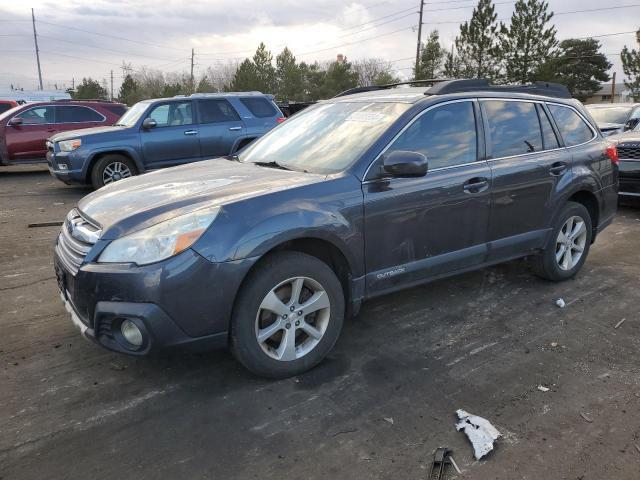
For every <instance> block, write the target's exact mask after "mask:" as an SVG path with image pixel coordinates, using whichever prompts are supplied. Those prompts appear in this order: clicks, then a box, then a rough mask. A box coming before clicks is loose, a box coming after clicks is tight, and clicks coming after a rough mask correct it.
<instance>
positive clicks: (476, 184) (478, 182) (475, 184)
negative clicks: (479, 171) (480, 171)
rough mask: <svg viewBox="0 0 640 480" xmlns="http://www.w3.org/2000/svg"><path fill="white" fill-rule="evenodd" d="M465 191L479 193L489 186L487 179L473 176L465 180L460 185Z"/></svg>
mask: <svg viewBox="0 0 640 480" xmlns="http://www.w3.org/2000/svg"><path fill="white" fill-rule="evenodd" d="M462 188H463V189H464V191H465V193H480V192H484V191H485V190H486V189H487V188H489V179H488V178H484V177H475V178H471V179H469V180H467V181H466V182H465V183H464V185H462Z"/></svg>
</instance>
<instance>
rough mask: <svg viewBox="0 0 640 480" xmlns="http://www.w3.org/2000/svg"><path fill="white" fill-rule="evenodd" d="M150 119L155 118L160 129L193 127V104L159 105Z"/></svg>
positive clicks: (150, 115)
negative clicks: (182, 126)
mask: <svg viewBox="0 0 640 480" xmlns="http://www.w3.org/2000/svg"><path fill="white" fill-rule="evenodd" d="M148 118H153V119H154V120H155V121H156V122H157V124H158V125H157V126H158V127H170V126H180V125H192V124H193V115H192V113H191V102H184V103H165V104H163V105H158V106H157V107H156V108H154V109H153V110H152V111H151V113H150V114H149V116H148Z"/></svg>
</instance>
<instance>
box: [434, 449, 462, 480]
mask: <svg viewBox="0 0 640 480" xmlns="http://www.w3.org/2000/svg"><path fill="white" fill-rule="evenodd" d="M450 453H451V450H449V449H448V448H447V447H440V448H437V449H436V451H435V453H434V454H433V463H432V464H431V470H430V471H429V480H442V479H444V478H445V477H444V475H445V470H446V468H447V465H453V467H454V468H455V469H456V471H457V472H458V473H462V472H461V471H460V469H459V468H458V466H457V465H456V464H455V462H453V459H452V458H451V456H450Z"/></svg>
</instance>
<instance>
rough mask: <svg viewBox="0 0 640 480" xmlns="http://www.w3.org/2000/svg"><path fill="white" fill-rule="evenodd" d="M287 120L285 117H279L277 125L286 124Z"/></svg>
mask: <svg viewBox="0 0 640 480" xmlns="http://www.w3.org/2000/svg"><path fill="white" fill-rule="evenodd" d="M285 120H286V118H285V117H278V118H276V123H282V122H284V121H285Z"/></svg>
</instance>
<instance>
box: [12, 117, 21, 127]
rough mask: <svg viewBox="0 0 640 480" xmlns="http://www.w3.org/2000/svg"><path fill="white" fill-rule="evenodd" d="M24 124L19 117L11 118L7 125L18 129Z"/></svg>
mask: <svg viewBox="0 0 640 480" xmlns="http://www.w3.org/2000/svg"><path fill="white" fill-rule="evenodd" d="M23 122H24V120H22V118H20V117H13V118H12V119H11V120H9V125H11V126H12V127H19V126H20V125H22V124H23Z"/></svg>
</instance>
